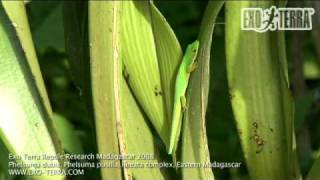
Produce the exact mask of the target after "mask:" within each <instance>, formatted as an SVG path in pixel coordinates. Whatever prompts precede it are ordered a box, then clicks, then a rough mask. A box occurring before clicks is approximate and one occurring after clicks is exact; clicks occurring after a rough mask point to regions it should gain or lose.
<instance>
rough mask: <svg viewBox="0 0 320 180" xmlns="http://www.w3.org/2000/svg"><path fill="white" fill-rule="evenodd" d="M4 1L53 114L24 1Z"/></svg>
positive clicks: (39, 86) (43, 95)
mask: <svg viewBox="0 0 320 180" xmlns="http://www.w3.org/2000/svg"><path fill="white" fill-rule="evenodd" d="M2 3H3V7H4V9H5V11H6V12H7V14H8V16H9V19H10V21H11V22H12V24H13V27H14V28H15V30H16V32H17V35H18V38H19V40H20V43H21V46H22V49H23V52H24V53H25V56H26V58H27V61H28V64H29V66H30V68H31V72H32V75H33V76H34V78H35V82H36V85H37V87H38V89H39V93H40V95H41V98H42V100H43V103H44V104H45V107H46V109H47V112H48V113H49V115H50V116H51V115H52V110H51V105H50V102H49V99H48V94H47V91H46V87H45V85H44V81H43V78H42V74H41V71H40V67H39V63H38V59H37V55H36V51H35V48H34V45H33V41H32V36H31V32H30V28H29V23H28V19H27V14H26V9H25V6H24V3H23V2H22V1H3V2H2Z"/></svg>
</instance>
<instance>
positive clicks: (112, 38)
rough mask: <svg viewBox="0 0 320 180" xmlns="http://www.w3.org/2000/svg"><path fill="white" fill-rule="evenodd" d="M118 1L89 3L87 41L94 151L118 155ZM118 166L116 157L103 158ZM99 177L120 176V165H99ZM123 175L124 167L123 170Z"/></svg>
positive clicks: (119, 132)
mask: <svg viewBox="0 0 320 180" xmlns="http://www.w3.org/2000/svg"><path fill="white" fill-rule="evenodd" d="M119 10H120V1H90V2H89V41H90V69H91V86H92V99H93V108H94V116H95V124H96V134H97V144H98V151H99V153H102V154H108V153H110V154H120V151H119V145H121V146H122V148H121V149H122V151H121V154H124V152H123V143H122V142H121V141H120V143H119V140H118V135H119V139H121V140H123V130H121V129H122V128H123V127H122V126H121V121H120V118H121V117H120V115H121V114H120V79H121V72H119V71H120V69H121V62H120V54H119V53H120V52H119V50H120V48H119V40H120V39H119V23H120V22H119V21H120V17H119ZM102 162H103V163H114V164H115V165H116V164H118V165H120V160H103V161H102ZM101 173H102V178H103V179H114V180H118V179H122V173H121V169H120V168H102V169H101ZM125 173H126V174H125V177H127V170H125Z"/></svg>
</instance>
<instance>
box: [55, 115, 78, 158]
mask: <svg viewBox="0 0 320 180" xmlns="http://www.w3.org/2000/svg"><path fill="white" fill-rule="evenodd" d="M52 119H53V123H54V127H55V129H56V130H57V135H58V137H59V139H60V141H61V145H62V147H63V149H64V150H66V151H67V152H68V153H73V154H81V153H83V148H82V146H81V142H80V139H79V137H78V136H77V133H76V131H75V129H74V127H73V125H72V124H71V123H70V122H69V121H68V120H67V119H66V118H64V117H63V116H61V115H59V114H56V113H54V114H53V118H52Z"/></svg>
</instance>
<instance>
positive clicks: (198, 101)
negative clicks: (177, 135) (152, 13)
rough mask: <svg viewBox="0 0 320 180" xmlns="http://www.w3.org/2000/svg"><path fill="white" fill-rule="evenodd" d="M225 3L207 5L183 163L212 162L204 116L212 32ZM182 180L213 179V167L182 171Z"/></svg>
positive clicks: (189, 93) (189, 95)
mask: <svg viewBox="0 0 320 180" xmlns="http://www.w3.org/2000/svg"><path fill="white" fill-rule="evenodd" d="M223 4H224V1H211V2H209V3H208V6H207V9H206V11H205V15H204V18H203V20H202V25H201V29H200V34H199V41H200V47H199V53H198V54H199V55H198V58H197V64H198V65H197V68H196V70H195V72H193V73H192V75H191V77H190V84H189V87H188V90H187V107H188V110H187V111H186V113H185V116H184V122H183V124H184V125H183V129H182V133H183V134H182V162H185V163H188V162H195V163H200V164H202V165H203V164H206V163H210V155H209V151H208V143H207V135H206V128H205V114H206V109H207V103H208V93H209V91H208V90H209V60H210V51H211V44H212V33H213V29H214V23H215V20H216V17H217V16H218V13H219V11H220V9H221V8H222V5H223ZM182 178H183V179H214V176H213V172H212V170H211V168H210V167H209V168H183V169H182Z"/></svg>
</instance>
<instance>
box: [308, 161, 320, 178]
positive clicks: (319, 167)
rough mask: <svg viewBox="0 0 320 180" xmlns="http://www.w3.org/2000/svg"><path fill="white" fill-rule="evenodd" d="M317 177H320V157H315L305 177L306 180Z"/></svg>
mask: <svg viewBox="0 0 320 180" xmlns="http://www.w3.org/2000/svg"><path fill="white" fill-rule="evenodd" d="M317 179H320V157H318V159H316V161H315V162H314V164H313V165H312V167H311V169H310V171H309V173H308V175H307V178H306V180H317Z"/></svg>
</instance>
